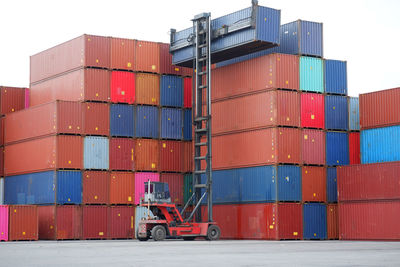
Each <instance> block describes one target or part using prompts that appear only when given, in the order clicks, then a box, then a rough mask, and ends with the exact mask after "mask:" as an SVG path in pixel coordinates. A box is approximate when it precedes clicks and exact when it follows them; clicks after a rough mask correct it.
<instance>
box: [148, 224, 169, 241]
mask: <svg viewBox="0 0 400 267" xmlns="http://www.w3.org/2000/svg"><path fill="white" fill-rule="evenodd" d="M151 235H152V237H153V240H154V241H162V240H164V239H165V237H166V235H167V231H166V230H165V227H164V226H162V225H156V226H154V227H153V229H152V230H151Z"/></svg>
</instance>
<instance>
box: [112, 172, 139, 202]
mask: <svg viewBox="0 0 400 267" xmlns="http://www.w3.org/2000/svg"><path fill="white" fill-rule="evenodd" d="M134 201H135V176H134V174H133V172H111V181H110V204H134Z"/></svg>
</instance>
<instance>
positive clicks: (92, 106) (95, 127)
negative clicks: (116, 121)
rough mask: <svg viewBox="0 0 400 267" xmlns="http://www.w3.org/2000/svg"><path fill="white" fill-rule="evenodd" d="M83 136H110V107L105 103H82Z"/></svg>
mask: <svg viewBox="0 0 400 267" xmlns="http://www.w3.org/2000/svg"><path fill="white" fill-rule="evenodd" d="M83 110H84V116H85V121H84V124H85V128H84V134H85V135H103V136H108V135H110V105H109V104H107V103H92V102H87V103H84V107H83Z"/></svg>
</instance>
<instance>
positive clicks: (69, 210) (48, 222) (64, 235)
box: [38, 205, 82, 240]
mask: <svg viewBox="0 0 400 267" xmlns="http://www.w3.org/2000/svg"><path fill="white" fill-rule="evenodd" d="M38 216H39V239H40V240H65V239H68V240H69V239H81V238H82V208H81V206H76V205H70V206H67V205H64V206H58V205H52V206H38Z"/></svg>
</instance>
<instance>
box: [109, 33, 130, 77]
mask: <svg viewBox="0 0 400 267" xmlns="http://www.w3.org/2000/svg"><path fill="white" fill-rule="evenodd" d="M110 39H111V40H110V43H111V49H110V50H111V52H110V56H111V66H110V67H111V69H114V70H134V69H135V61H136V58H135V44H136V40H131V39H123V38H114V37H111V38H110Z"/></svg>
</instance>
